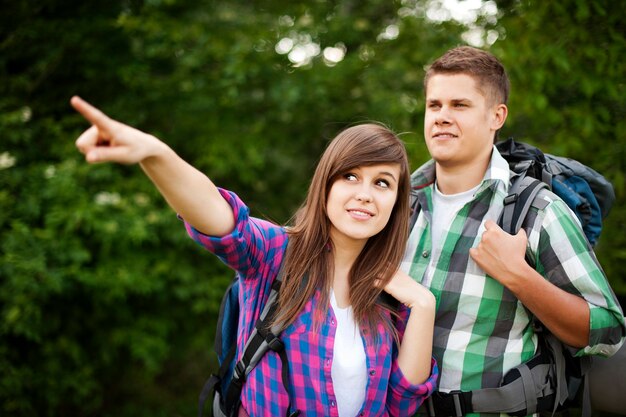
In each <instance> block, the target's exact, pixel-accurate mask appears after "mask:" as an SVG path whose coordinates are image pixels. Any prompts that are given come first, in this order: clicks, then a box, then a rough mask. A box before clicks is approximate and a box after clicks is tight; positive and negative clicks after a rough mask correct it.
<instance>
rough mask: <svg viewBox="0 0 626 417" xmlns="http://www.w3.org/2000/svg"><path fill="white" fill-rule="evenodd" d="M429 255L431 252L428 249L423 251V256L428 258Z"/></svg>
mask: <svg viewBox="0 0 626 417" xmlns="http://www.w3.org/2000/svg"><path fill="white" fill-rule="evenodd" d="M429 255H430V252H428V251H427V250H425V251H424V252H422V258H428V256H429Z"/></svg>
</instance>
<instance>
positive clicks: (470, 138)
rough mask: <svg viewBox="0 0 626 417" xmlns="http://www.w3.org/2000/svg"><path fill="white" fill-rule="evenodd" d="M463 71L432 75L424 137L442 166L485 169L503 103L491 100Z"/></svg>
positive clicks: (503, 115)
mask: <svg viewBox="0 0 626 417" xmlns="http://www.w3.org/2000/svg"><path fill="white" fill-rule="evenodd" d="M477 87H478V85H477V83H476V81H475V80H474V78H473V77H471V76H469V75H466V74H436V75H433V76H432V77H431V78H430V79H429V81H428V84H427V88H426V112H425V114H424V138H425V140H426V146H427V147H428V151H429V152H430V155H431V156H432V158H433V159H434V160H435V161H436V162H437V164H438V165H440V166H441V167H443V168H445V169H453V170H456V169H463V170H465V169H485V168H486V164H487V162H488V161H489V158H490V156H491V151H492V147H493V138H494V134H495V132H496V131H497V130H498V129H499V128H500V127H502V125H503V124H504V120H505V119H506V114H507V113H506V106H505V105H504V104H495V103H491V102H490V100H488V98H487V97H485V95H484V94H483V93H482V92H481V91H480V90H478V88H477Z"/></svg>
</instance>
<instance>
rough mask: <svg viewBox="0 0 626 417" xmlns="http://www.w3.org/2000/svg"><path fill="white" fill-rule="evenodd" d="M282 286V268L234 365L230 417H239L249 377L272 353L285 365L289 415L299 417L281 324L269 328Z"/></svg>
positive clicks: (227, 397)
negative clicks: (242, 393) (242, 395)
mask: <svg viewBox="0 0 626 417" xmlns="http://www.w3.org/2000/svg"><path fill="white" fill-rule="evenodd" d="M281 284H282V266H281V270H280V271H279V272H278V275H277V276H276V279H275V280H274V282H273V283H272V289H271V291H270V295H269V297H268V299H267V302H266V303H265V306H264V307H263V310H262V312H261V316H260V317H259V320H257V322H256V324H255V326H254V329H253V330H252V333H251V334H250V337H249V338H248V341H247V342H246V345H245V346H244V349H243V354H242V356H241V359H240V360H239V361H237V363H236V364H235V370H234V372H233V378H232V380H231V382H230V385H229V386H228V390H227V392H226V395H225V398H224V400H225V408H226V410H225V411H226V413H227V415H230V416H234V415H237V412H238V411H239V406H240V404H241V390H242V388H243V384H244V383H245V382H246V379H247V377H248V374H249V373H250V372H251V371H252V370H253V369H254V367H256V365H257V364H258V363H259V361H260V360H261V358H263V356H264V355H265V353H267V351H269V350H272V351H274V352H276V353H278V355H279V357H280V359H281V363H282V381H283V386H284V387H285V390H286V391H287V393H288V397H289V406H288V407H287V416H288V417H292V416H293V417H295V416H297V415H299V414H300V411H299V410H295V411H293V410H292V398H293V393H292V392H291V386H290V384H289V362H288V359H287V353H286V352H285V345H284V343H283V342H282V340H280V338H279V335H280V325H276V324H275V325H274V326H270V322H271V320H272V319H273V317H274V316H275V313H276V309H277V306H278V303H277V300H278V293H279V291H280V286H281Z"/></svg>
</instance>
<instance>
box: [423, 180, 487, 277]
mask: <svg viewBox="0 0 626 417" xmlns="http://www.w3.org/2000/svg"><path fill="white" fill-rule="evenodd" d="M478 187H480V184H478V185H477V186H476V187H474V188H472V189H470V190H467V191H463V192H462V193H458V194H442V193H441V191H439V189H438V188H437V183H435V187H434V188H435V192H434V193H433V214H432V216H433V219H432V223H431V229H430V231H431V242H432V255H433V256H431V257H430V260H431V262H435V261H436V260H437V259H439V254H440V252H441V249H442V246H443V243H444V242H442V241H441V238H442V236H443V234H444V233H445V231H446V230H450V224H451V223H452V221H453V220H454V217H455V216H456V214H457V213H458V212H459V210H461V209H462V208H463V206H465V204H467V203H469V202H470V201H471V200H472V199H473V198H474V193H475V192H476V191H477V190H478ZM430 266H431V268H428V270H429V271H428V272H431V273H430V274H429V273H428V272H427V273H426V274H425V275H424V281H423V282H422V284H424V285H429V284H430V280H431V279H432V271H433V268H432V265H430Z"/></svg>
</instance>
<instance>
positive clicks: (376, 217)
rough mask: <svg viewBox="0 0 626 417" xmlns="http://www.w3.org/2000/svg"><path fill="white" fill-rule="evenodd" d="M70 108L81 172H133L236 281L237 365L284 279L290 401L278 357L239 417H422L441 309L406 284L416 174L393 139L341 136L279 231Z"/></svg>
mask: <svg viewBox="0 0 626 417" xmlns="http://www.w3.org/2000/svg"><path fill="white" fill-rule="evenodd" d="M71 103H72V105H73V106H74V108H75V109H76V110H78V111H79V112H80V113H81V114H82V115H83V116H84V117H85V118H86V119H87V120H89V121H90V122H91V123H92V126H91V127H90V128H89V129H88V130H86V131H85V132H84V133H83V134H82V135H81V136H80V137H79V138H78V140H77V141H76V145H77V147H78V149H79V150H80V151H81V152H82V153H84V154H85V158H86V160H87V161H88V162H90V163H95V162H106V161H111V162H118V163H139V165H140V166H141V168H142V169H143V170H144V172H145V173H146V174H147V175H148V176H149V177H150V179H151V180H152V181H153V182H154V184H155V185H156V187H157V188H158V189H159V191H160V192H161V194H163V196H164V197H165V199H166V200H167V202H168V203H169V204H170V206H171V207H172V208H173V209H174V210H175V211H176V212H177V213H178V214H179V215H180V216H181V217H182V218H183V219H184V220H185V225H186V227H187V230H188V233H189V234H190V236H191V237H192V238H193V239H194V240H196V241H197V242H198V243H200V244H201V245H203V246H204V247H206V248H207V249H208V250H210V251H211V252H213V253H215V254H216V255H217V256H219V257H220V258H221V259H222V260H223V261H224V262H225V263H227V264H228V265H229V266H231V267H232V268H233V269H235V270H236V271H237V272H238V273H239V275H240V277H241V278H242V280H241V286H242V289H241V291H240V305H241V306H242V307H241V311H240V319H239V320H240V326H239V329H240V334H239V335H238V338H237V339H238V342H237V346H238V354H240V353H241V349H242V347H243V345H244V344H245V341H246V338H247V336H248V335H249V334H250V333H251V331H252V328H253V326H254V324H255V323H256V321H257V319H258V318H259V314H260V312H261V310H262V308H263V306H264V303H265V301H266V300H267V297H268V294H269V292H270V288H271V286H272V283H273V282H274V280H275V279H276V276H277V274H278V270H279V268H280V267H281V265H282V277H283V284H282V286H281V289H280V293H279V301H278V303H279V304H278V310H277V311H278V313H277V315H276V317H275V319H274V324H277V325H279V327H280V328H281V329H282V334H281V340H282V341H283V343H284V345H285V351H286V353H287V357H288V363H289V368H290V369H289V375H290V376H289V385H290V386H289V391H290V392H289V393H288V392H287V391H286V390H285V388H284V387H283V384H282V379H281V361H280V358H279V357H278V355H277V354H276V353H275V352H272V351H270V352H268V353H267V354H266V355H265V356H264V357H263V358H262V360H261V361H260V362H259V364H258V365H257V366H256V367H255V368H254V369H253V371H252V372H251V373H250V374H249V375H248V378H247V381H246V383H245V384H244V387H243V391H242V395H241V409H240V410H239V411H240V415H250V416H266V415H272V416H280V415H288V414H290V413H292V412H295V411H299V412H300V413H301V414H300V415H307V416H319V415H335V416H342V417H343V416H355V415H375V416H386V415H394V416H399V415H402V416H405V415H406V416H410V415H413V414H414V413H415V411H416V410H417V408H418V407H419V405H420V404H421V403H422V402H423V400H424V399H425V398H426V397H427V396H428V395H429V394H430V393H431V392H432V389H433V387H434V385H435V382H436V377H437V368H436V365H435V363H434V360H433V359H432V356H431V345H432V333H433V322H434V311H435V300H434V297H433V296H432V294H431V293H430V292H429V291H428V290H426V289H425V288H423V287H422V286H421V285H419V284H417V283H416V282H415V281H413V280H412V279H411V278H410V277H409V276H408V275H406V274H404V273H402V272H399V271H398V266H399V263H400V259H401V257H402V254H403V253H404V246H405V242H406V240H407V233H408V218H409V207H408V193H409V170H408V162H407V156H406V151H405V149H404V146H403V144H402V142H401V141H400V140H399V139H398V138H397V137H396V136H395V135H394V134H393V133H392V132H390V131H389V130H387V129H385V128H384V127H382V126H378V125H374V124H366V125H360V126H354V127H352V128H349V129H347V130H345V131H344V132H342V133H340V134H339V135H338V136H337V137H336V138H335V139H334V140H333V141H332V142H331V143H330V145H329V146H328V148H327V149H326V151H325V152H324V154H323V155H322V158H321V160H320V162H319V164H318V166H317V169H316V171H315V174H314V176H313V179H312V182H311V186H310V188H309V192H308V195H307V197H306V200H305V202H304V204H303V205H302V207H301V208H300V210H299V211H298V212H297V213H296V215H295V216H294V218H293V221H292V226H291V227H288V228H285V227H281V226H277V225H274V224H272V223H270V222H267V221H264V220H260V219H256V218H253V217H250V216H249V215H248V213H249V210H248V208H247V207H246V206H245V205H244V203H243V202H242V201H241V200H240V199H239V198H238V197H237V195H235V194H234V193H232V192H229V191H226V190H223V189H218V188H217V187H216V186H215V185H214V184H213V183H212V182H211V181H210V180H209V178H207V177H206V176H205V175H204V174H202V173H200V172H199V171H198V170H196V169H195V168H193V167H192V166H191V165H189V164H188V163H186V162H185V161H183V160H182V159H181V158H180V157H178V156H177V155H176V154H175V153H174V151H173V150H171V149H170V148H169V147H168V146H167V145H165V144H164V143H163V142H161V141H160V140H158V139H157V138H155V137H154V136H151V135H148V134H146V133H143V132H141V131H139V130H136V129H134V128H132V127H130V126H127V125H124V124H122V123H120V122H117V121H114V120H112V119H110V118H108V117H107V116H106V115H104V114H103V113H102V112H100V111H99V110H97V109H96V108H94V107H92V106H91V105H89V104H88V103H86V102H85V101H83V100H81V99H80V98H78V97H73V98H72V100H71ZM288 243H289V245H287V244H288ZM383 290H384V291H386V292H387V293H389V294H390V295H391V296H393V297H394V298H395V299H397V300H398V301H399V302H400V303H401V305H400V307H398V308H397V311H391V309H390V307H386V305H385V304H383V303H382V302H381V301H380V297H379V296H380V294H381V292H382V291H383ZM393 310H396V309H393ZM290 395H291V396H293V398H290ZM290 404H291V406H292V407H293V409H288V408H289V405H290Z"/></svg>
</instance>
